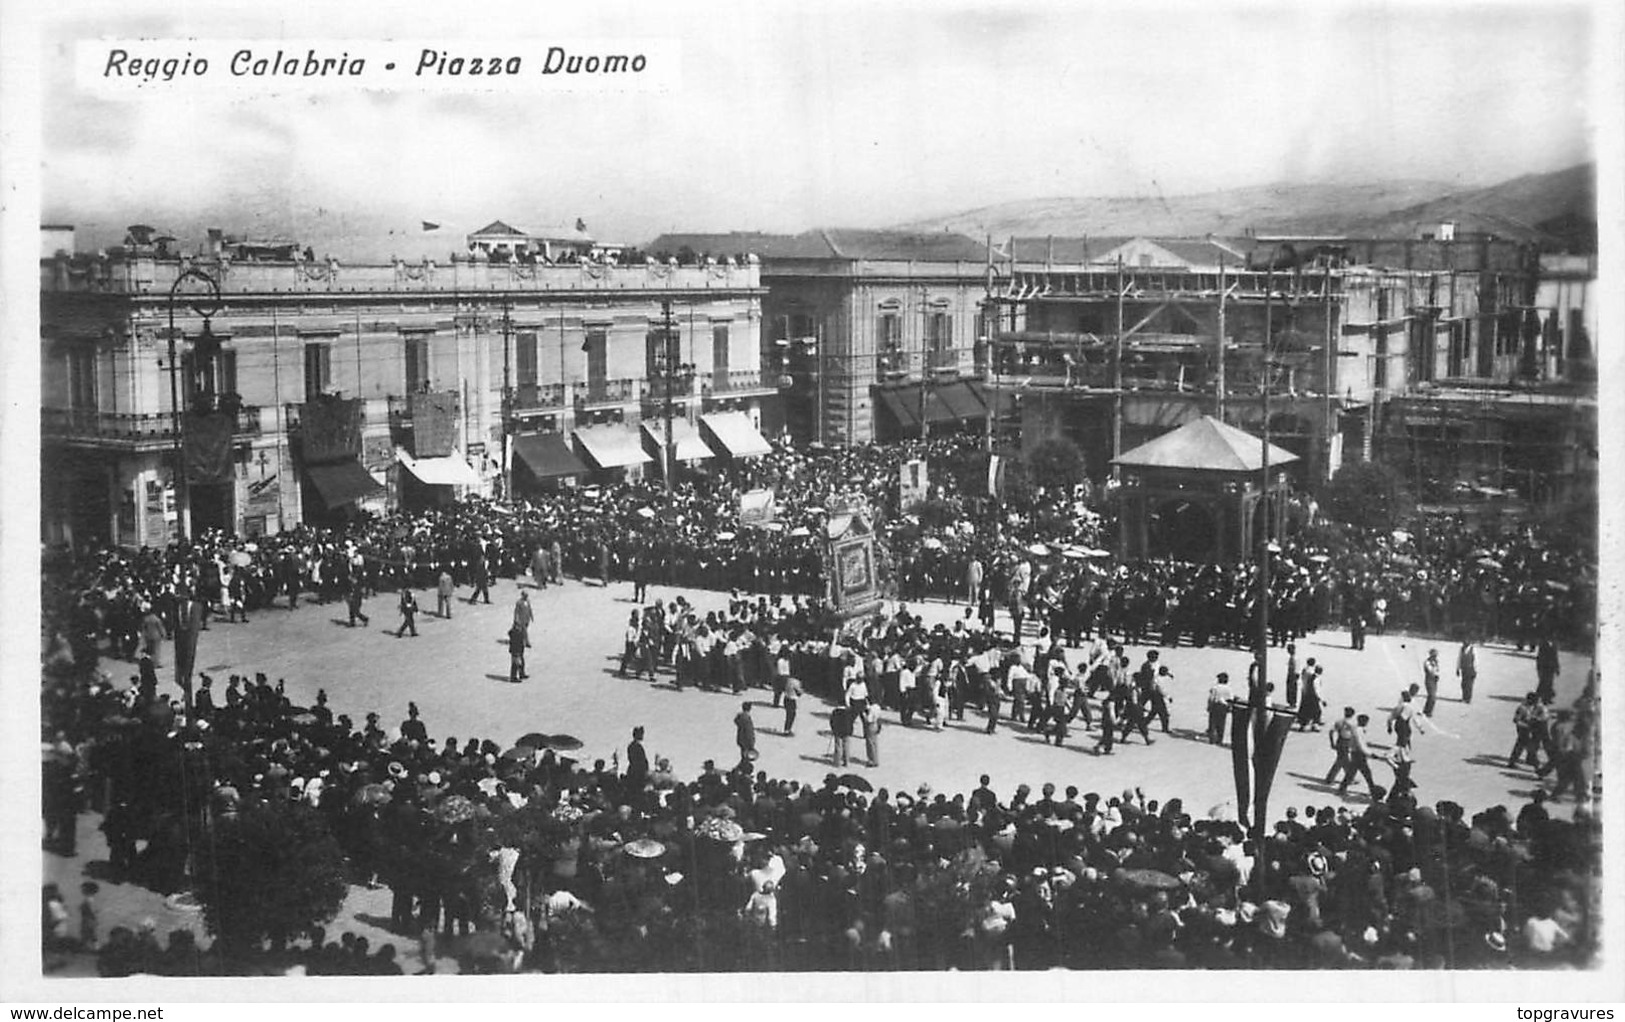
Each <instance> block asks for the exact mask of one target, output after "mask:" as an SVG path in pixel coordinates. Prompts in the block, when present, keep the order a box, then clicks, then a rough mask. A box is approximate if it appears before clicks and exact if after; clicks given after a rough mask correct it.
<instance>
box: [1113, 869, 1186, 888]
mask: <svg viewBox="0 0 1625 1022" xmlns="http://www.w3.org/2000/svg"><path fill="white" fill-rule="evenodd" d="M1118 878H1119V879H1121V880H1122V881H1123V882H1124V883H1126V884H1130V885H1132V886H1134V887H1144V888H1147V889H1149V890H1153V891H1172V890H1174V889H1175V888H1177V887H1179V885H1180V882H1179V878H1178V877H1174V876H1169V875H1168V874H1167V873H1164V872H1163V871H1162V870H1160V869H1125V870H1123V871H1122V872H1121V873H1119V874H1118Z"/></svg>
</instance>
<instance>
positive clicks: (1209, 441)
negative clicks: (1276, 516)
mask: <svg viewBox="0 0 1625 1022" xmlns="http://www.w3.org/2000/svg"><path fill="white" fill-rule="evenodd" d="M1259 448H1260V444H1259V438H1258V437H1256V436H1253V435H1252V434H1251V433H1247V432H1245V431H1243V430H1239V429H1237V428H1236V427H1234V426H1231V425H1227V424H1225V423H1223V422H1220V421H1219V420H1218V419H1215V418H1214V417H1213V416H1211V415H1204V416H1202V417H1201V418H1200V419H1193V420H1191V421H1190V422H1187V423H1185V425H1183V426H1180V427H1179V428H1178V429H1175V430H1171V431H1169V432H1167V433H1164V434H1163V435H1162V436H1159V437H1157V438H1156V439H1155V440H1151V441H1148V442H1146V443H1143V444H1141V445H1140V446H1138V447H1136V448H1134V449H1133V450H1132V451H1125V452H1123V453H1122V454H1121V455H1119V456H1118V457H1116V458H1113V459H1112V464H1114V465H1123V466H1128V467H1136V468H1184V469H1202V470H1204V471H1208V472H1258V471H1261V470H1262V469H1263V467H1264V461H1263V455H1262V453H1261V451H1260V449H1259ZM1297 460H1298V456H1297V455H1296V454H1293V453H1292V452H1291V451H1288V450H1285V449H1283V448H1280V447H1277V446H1275V445H1274V444H1270V467H1272V468H1274V467H1277V466H1280V465H1284V464H1286V463H1287V462H1291V461H1297Z"/></svg>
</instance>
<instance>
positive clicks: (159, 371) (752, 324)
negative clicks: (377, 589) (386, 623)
mask: <svg viewBox="0 0 1625 1022" xmlns="http://www.w3.org/2000/svg"><path fill="white" fill-rule="evenodd" d="M43 245H44V251H43V252H42V258H41V262H40V291H41V296H40V297H41V362H42V370H43V372H42V402H41V403H42V447H43V450H42V457H43V465H44V468H45V471H44V472H43V493H42V497H43V511H42V514H43V519H44V522H43V524H44V530H45V532H44V534H45V536H46V538H47V539H48V540H51V541H77V542H85V541H98V540H110V541H113V542H116V543H120V544H125V545H131V546H140V545H153V544H160V545H161V544H162V543H164V542H167V541H168V540H169V539H170V538H171V537H172V536H173V535H174V534H175V533H176V530H177V527H179V528H181V529H185V530H186V531H187V533H188V534H191V533H192V532H195V531H197V530H199V529H202V528H206V527H220V528H227V529H236V530H239V531H243V532H248V533H255V532H275V531H278V530H280V529H286V528H290V527H293V526H295V525H297V524H299V523H300V522H302V521H307V520H314V519H324V518H326V517H329V516H334V515H342V514H345V513H348V512H349V510H350V509H352V508H354V507H356V506H360V507H365V508H372V509H384V508H389V507H396V506H401V505H403V504H405V505H411V504H413V503H418V502H432V501H436V500H444V499H447V498H448V497H449V496H450V495H452V494H459V493H461V494H467V493H484V494H498V493H501V492H502V491H503V486H504V483H505V482H507V481H508V480H509V478H510V477H509V475H508V473H509V472H513V473H515V474H517V475H518V476H519V477H520V481H521V483H524V482H529V483H534V482H536V481H538V480H546V479H547V478H549V477H551V476H557V475H566V474H574V473H578V472H583V471H585V472H587V473H600V474H602V475H603V476H605V477H607V476H609V475H612V474H618V473H624V472H626V471H633V472H637V471H641V470H642V466H643V464H644V463H649V462H652V463H658V462H659V461H660V460H661V459H660V457H659V455H660V454H661V453H663V444H661V443H660V442H659V441H658V439H657V438H658V437H660V436H662V435H663V433H664V429H663V422H664V418H665V414H666V410H667V408H668V407H670V408H671V409H672V410H673V414H674V416H675V418H676V420H677V427H676V432H678V433H680V434H681V435H682V436H684V437H685V438H691V437H692V435H694V434H699V433H703V434H704V435H705V436H706V437H708V438H709V439H710V441H711V447H710V448H704V449H703V450H701V451H687V450H685V451H680V454H679V457H680V458H687V457H690V456H695V457H707V456H709V455H710V453H711V448H715V447H723V448H724V451H723V453H727V451H726V447H727V443H728V440H729V438H734V439H738V438H739V437H741V436H745V435H746V434H747V433H748V431H749V430H750V429H751V428H753V427H754V426H755V425H757V424H759V423H760V416H761V406H762V402H763V399H764V398H767V397H769V396H771V395H773V394H775V393H776V391H777V383H776V379H777V374H776V373H774V372H769V373H768V374H767V375H766V376H764V374H763V371H762V366H761V362H760V352H761V350H762V344H761V317H762V295H763V292H762V289H761V283H760V279H759V274H758V268H757V267H756V266H755V265H754V264H751V263H749V262H744V263H739V264H726V263H718V264H712V265H694V266H675V265H669V264H664V263H662V264H655V263H653V262H651V261H643V262H639V263H638V264H636V265H628V266H618V265H614V264H613V262H612V261H597V260H594V259H592V258H588V259H585V260H581V261H577V262H572V263H569V264H550V263H548V262H547V261H546V260H545V259H538V260H531V261H521V260H516V259H505V260H493V259H491V258H488V256H487V253H484V252H473V253H471V254H470V253H467V252H465V253H459V254H457V255H455V256H454V257H452V258H450V259H448V260H447V261H446V262H445V263H436V262H432V261H425V262H421V263H416V264H406V263H401V262H396V263H394V264H392V265H356V266H352V265H347V264H345V263H342V262H340V261H339V260H334V259H329V260H326V261H318V260H316V259H314V258H313V257H312V256H311V254H310V253H309V251H308V250H304V251H301V247H300V246H299V245H298V244H297V243H295V242H291V241H284V242H260V243H246V242H237V241H232V240H230V239H227V238H225V237H224V236H222V235H221V234H220V233H219V232H211V236H210V240H209V242H208V243H207V245H206V246H204V248H203V249H202V250H201V251H200V252H198V253H196V254H193V255H183V254H181V253H180V252H179V250H178V247H177V244H176V242H175V241H174V239H170V238H166V237H157V236H155V232H153V231H151V230H150V229H147V228H138V229H132V231H131V234H130V236H129V237H128V238H127V239H126V244H124V245H122V246H119V247H117V248H115V249H112V250H109V251H107V252H104V253H96V254H87V253H79V252H75V251H74V246H73V242H72V230H71V228H61V227H53V228H49V229H47V230H46V231H45V232H44V238H43ZM171 322H173V324H174V328H175V334H174V339H175V340H176V348H175V351H176V360H175V362H174V363H171V361H170V354H171V348H170V341H171V337H172V335H171V333H170V324H171ZM668 323H669V333H670V335H674V336H675V341H668V340H667V338H668V336H669V335H668ZM668 383H669V386H668ZM172 389H173V390H174V392H175V393H177V394H178V395H179V400H180V405H181V409H182V410H183V411H184V410H196V409H207V408H214V409H217V410H218V413H219V414H218V416H217V417H216V418H211V419H209V420H208V421H210V422H217V421H224V419H225V418H226V417H229V418H230V428H229V430H227V432H229V434H230V440H229V443H230V461H231V471H230V474H229V477H226V478H221V477H219V476H212V477H210V478H211V479H213V480H214V481H211V482H198V483H194V484H191V485H187V482H186V479H185V477H182V479H181V486H180V487H179V489H178V490H177V487H176V485H175V483H176V471H175V467H176V465H177V463H178V462H179V461H180V459H181V457H182V455H183V451H182V448H183V446H184V445H183V444H182V443H181V442H180V441H179V440H178V436H177V427H178V426H181V425H182V424H183V423H186V424H188V425H187V426H185V427H182V428H183V430H184V429H189V428H190V426H189V424H190V423H191V422H192V421H193V420H192V418H191V417H189V416H178V415H175V414H173V412H174V410H175V402H173V401H172V399H171V392H172ZM668 390H669V392H670V395H671V402H670V404H669V405H668V402H667V400H666V398H667V394H668ZM335 408H336V409H339V412H337V413H335V412H334V409H335ZM318 413H319V414H318ZM722 413H738V414H735V415H724V416H723V417H722V418H718V417H717V416H718V415H719V414H722ZM335 414H338V415H339V417H340V418H344V416H351V417H352V419H353V421H352V419H346V420H345V421H346V422H348V423H349V425H347V426H345V427H344V428H343V429H339V430H338V432H337V433H334V434H333V435H332V436H326V435H325V434H324V438H318V437H317V436H316V427H315V426H313V425H311V424H312V423H315V422H317V421H320V422H321V423H323V424H324V426H323V428H324V430H325V429H327V425H325V424H330V423H332V422H334V421H338V420H336V419H335V418H334V415H335ZM710 420H715V422H714V424H715V425H716V429H715V430H711V429H707V428H706V427H705V422H706V421H710ZM640 422H652V423H659V424H661V425H660V428H657V429H650V430H648V431H647V433H648V434H649V435H647V436H643V437H639V436H638V434H637V432H636V430H637V428H638V423H640ZM594 427H598V428H596V429H595V428H594ZM199 432H202V431H201V430H200V431H199ZM352 433H353V434H354V435H351V434H352ZM188 437H189V440H190V441H193V442H196V441H197V437H196V436H193V435H191V434H188ZM746 439H747V440H751V441H752V442H754V441H755V440H759V438H750V437H748V436H746ZM329 440H331V441H334V443H336V444H337V446H334V443H328V441H329ZM688 442H689V441H688V440H687V439H685V441H684V443H688ZM345 445H348V446H345ZM679 446H680V447H682V446H683V445H682V444H680V445H679ZM702 447H704V445H703V444H702ZM507 450H511V451H514V452H516V453H515V454H514V455H512V456H509V457H505V451H507ZM335 452H336V453H335ZM186 457H188V458H190V457H191V455H190V454H187V455H186ZM578 459H579V460H578ZM189 463H190V462H189ZM200 478H201V477H200Z"/></svg>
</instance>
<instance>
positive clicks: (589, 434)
mask: <svg viewBox="0 0 1625 1022" xmlns="http://www.w3.org/2000/svg"><path fill="white" fill-rule="evenodd" d="M574 435H575V439H576V443H577V444H578V445H579V446H580V448H581V450H582V452H584V453H585V454H586V455H587V458H588V460H590V461H591V462H592V463H593V464H594V465H596V466H598V467H599V468H625V467H627V466H628V465H641V464H643V463H644V462H646V461H648V460H649V455H647V454H646V453H644V450H643V445H642V444H640V443H639V442H638V434H637V433H635V432H633V431H632V430H630V429H627V428H625V427H624V426H608V425H606V426H585V427H583V428H581V429H578V430H576V431H575V434H574Z"/></svg>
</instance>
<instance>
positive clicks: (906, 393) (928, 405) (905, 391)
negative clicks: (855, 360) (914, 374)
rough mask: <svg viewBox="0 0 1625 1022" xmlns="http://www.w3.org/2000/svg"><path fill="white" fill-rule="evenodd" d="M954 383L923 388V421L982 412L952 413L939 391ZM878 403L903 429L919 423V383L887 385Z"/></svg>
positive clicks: (954, 418) (951, 419) (934, 422)
mask: <svg viewBox="0 0 1625 1022" xmlns="http://www.w3.org/2000/svg"><path fill="white" fill-rule="evenodd" d="M949 386H954V384H943V385H941V386H930V387H927V388H925V396H924V410H925V421H926V422H928V423H930V424H931V425H933V426H934V425H937V424H939V423H944V422H958V421H959V420H960V419H962V418H967V417H969V418H977V417H980V416H981V415H982V414H983V413H981V412H977V413H976V414H975V415H973V416H962V415H957V414H955V413H954V410H953V408H952V407H951V406H950V405H949V404H948V402H947V401H946V400H944V398H943V396H942V393H941V391H943V390H946V389H947V388H948V387H949ZM878 393H879V395H880V403H881V404H882V405H884V406H885V407H886V410H887V411H889V412H891V414H892V415H893V416H894V417H895V418H896V419H897V422H898V425H900V426H902V427H903V428H904V429H905V430H908V429H914V428H917V427H918V426H919V424H920V410H921V395H920V385H919V384H917V383H915V384H910V385H908V386H906V387H888V388H886V389H884V390H880V391H879V392H878Z"/></svg>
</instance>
